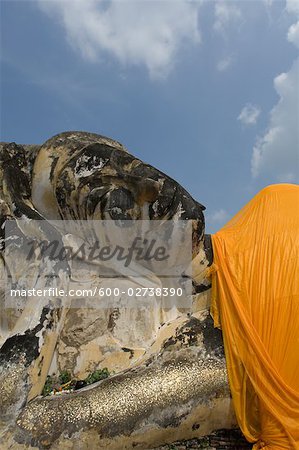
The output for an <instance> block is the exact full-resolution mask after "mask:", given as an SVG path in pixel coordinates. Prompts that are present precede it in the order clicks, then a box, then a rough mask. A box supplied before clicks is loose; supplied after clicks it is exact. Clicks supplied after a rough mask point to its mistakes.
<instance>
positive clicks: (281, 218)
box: [211, 184, 299, 450]
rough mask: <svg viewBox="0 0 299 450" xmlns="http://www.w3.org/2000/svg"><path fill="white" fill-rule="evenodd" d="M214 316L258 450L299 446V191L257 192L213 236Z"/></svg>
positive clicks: (246, 428) (241, 416) (240, 413)
mask: <svg viewBox="0 0 299 450" xmlns="http://www.w3.org/2000/svg"><path fill="white" fill-rule="evenodd" d="M212 245H213V251H214V263H213V265H212V267H211V275H212V305H211V314H212V316H213V318H214V324H215V326H219V327H221V328H222V330H223V336H224V345H225V354H226V361H227V369H228V376H229V382H230V387H231V392H232V398H233V402H234V407H235V412H236V416H237V420H238V423H239V425H240V428H241V430H242V431H243V433H244V435H245V437H246V438H247V439H248V440H249V441H250V442H253V443H254V442H255V445H254V447H253V448H254V449H259V448H267V449H269V450H282V449H296V450H298V449H299V186H297V185H292V184H278V185H272V186H268V187H267V188H265V189H263V190H262V191H261V192H259V193H258V194H257V195H256V196H255V197H254V198H253V199H252V200H251V201H250V202H249V203H248V204H247V205H246V206H245V207H244V208H243V209H242V210H241V211H240V212H239V213H238V214H237V215H236V216H235V217H234V218H233V219H232V220H230V221H229V222H228V223H227V225H225V226H224V227H223V228H222V229H221V230H220V231H219V232H217V233H216V234H214V235H213V236H212Z"/></svg>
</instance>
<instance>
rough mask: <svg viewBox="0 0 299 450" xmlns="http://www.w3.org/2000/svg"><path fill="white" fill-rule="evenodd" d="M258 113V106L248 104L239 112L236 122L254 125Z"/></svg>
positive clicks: (259, 111)
mask: <svg viewBox="0 0 299 450" xmlns="http://www.w3.org/2000/svg"><path fill="white" fill-rule="evenodd" d="M260 113H261V110H260V108H259V107H258V106H254V105H251V104H250V103H248V104H247V105H246V106H244V108H243V109H242V111H241V112H240V114H239V116H238V120H240V122H242V123H243V124H244V125H255V124H256V122H257V119H258V117H259V115H260Z"/></svg>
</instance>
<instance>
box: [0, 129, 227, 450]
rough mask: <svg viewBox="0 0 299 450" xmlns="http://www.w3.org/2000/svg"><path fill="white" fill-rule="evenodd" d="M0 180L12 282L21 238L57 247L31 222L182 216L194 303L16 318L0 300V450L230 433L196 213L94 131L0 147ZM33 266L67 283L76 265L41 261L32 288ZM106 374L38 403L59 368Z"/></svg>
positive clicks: (27, 310) (52, 305)
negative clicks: (10, 230) (187, 225)
mask: <svg viewBox="0 0 299 450" xmlns="http://www.w3.org/2000/svg"><path fill="white" fill-rule="evenodd" d="M0 175H1V180H2V184H1V186H0V198H1V201H0V214H1V217H0V221H1V224H4V225H5V224H6V223H7V220H10V221H13V223H14V224H15V233H14V237H13V239H10V240H5V235H4V234H3V227H2V228H1V230H2V239H3V241H2V242H3V244H4V245H5V246H6V251H5V253H3V255H4V256H3V257H4V258H6V260H5V263H6V265H5V266H4V265H3V264H2V266H1V271H2V273H3V274H5V271H6V269H7V267H8V268H9V269H10V271H11V275H12V280H13V281H14V282H15V283H19V282H20V280H22V270H23V268H24V254H23V253H22V248H23V246H24V245H25V244H26V242H27V241H28V239H36V238H37V236H40V237H41V238H49V236H55V237H56V239H57V240H61V241H62V242H63V240H64V239H65V237H64V236H63V235H62V234H61V231H60V230H59V229H56V228H55V227H53V226H52V228H51V227H50V228H45V227H43V226H42V225H40V226H36V225H35V226H34V227H33V225H32V223H33V222H32V219H35V220H36V219H43V221H41V224H42V223H45V221H49V220H51V219H63V220H68V219H80V220H85V219H90V220H95V219H96V220H99V219H100V220H101V219H109V218H110V219H121V220H124V219H129V218H131V219H137V220H139V219H150V220H157V219H175V220H177V219H190V220H192V224H193V231H192V244H193V247H192V250H193V268H195V270H194V271H193V283H194V296H193V302H192V305H191V306H190V308H183V309H180V308H172V309H168V308H165V307H163V304H159V303H157V304H156V305H155V306H154V307H146V308H143V309H142V308H135V309H129V308H117V307H114V308H110V309H109V308H106V309H103V308H102V309H96V310H94V309H90V308H70V304H69V303H68V302H63V301H58V300H55V301H54V302H53V300H51V301H49V299H47V298H42V299H41V301H40V302H39V303H38V305H37V304H36V303H33V302H31V301H30V299H25V301H24V300H22V302H21V303H20V305H19V308H18V310H14V309H13V308H11V309H4V308H3V301H4V296H3V295H2V297H1V301H2V308H1V322H0V323H1V330H0V338H1V340H2V344H3V346H2V348H1V351H0V356H1V362H2V365H1V370H0V395H1V396H2V398H4V399H5V405H4V408H3V410H2V418H1V420H2V425H3V431H2V445H4V448H7V449H8V448H10V449H15V450H17V449H23V448H37V447H38V448H51V449H53V450H54V449H58V448H59V449H61V448H65V449H68V448H69V449H79V448H80V450H84V449H93V448H97V449H101V448H103V449H125V448H128V449H129V448H140V449H141V448H143V449H146V448H147V449H149V448H154V447H155V446H157V445H160V444H161V445H162V444H164V443H171V442H174V441H178V440H181V439H191V438H195V437H199V436H204V435H207V434H209V433H211V432H212V431H214V430H216V429H219V428H230V427H232V426H234V425H235V418H234V413H233V410H232V405H231V400H230V393H229V388H228V382H227V376H226V367H225V359H224V353H223V343H222V337H221V333H220V332H219V330H216V329H214V328H213V323H212V319H211V318H210V316H209V311H208V307H209V288H210V282H209V279H207V278H205V271H206V268H207V267H208V266H209V264H210V263H211V252H210V247H209V239H208V238H206V239H204V217H203V210H204V207H203V206H202V205H200V204H199V203H198V202H196V201H195V200H194V199H193V198H192V197H191V196H190V195H189V194H188V192H186V191H185V190H184V189H183V188H182V187H181V186H180V185H179V184H178V183H176V182H175V181H174V180H172V179H171V178H169V177H168V176H167V175H165V174H163V173H162V172H160V171H158V170H157V169H155V168H154V167H152V166H150V165H148V164H144V163H143V162H142V161H140V160H139V159H137V158H135V157H134V156H132V155H130V153H128V151H127V150H126V149H125V148H124V147H123V146H122V145H121V144H119V143H118V142H116V141H113V140H111V139H109V138H105V137H103V136H99V135H95V134H92V133H84V132H67V133H62V134H60V135H57V136H55V137H53V138H51V139H50V140H48V141H47V142H46V143H45V144H43V145H42V146H22V145H16V144H14V143H12V144H6V143H2V144H1V152H0ZM20 219H22V220H20ZM24 219H25V220H24ZM76 239H79V237H77V238H76ZM78 242H79V241H78ZM43 264H44V265H46V264H50V268H51V270H52V272H53V273H54V274H58V275H59V277H60V278H59V279H61V278H62V277H64V279H65V280H66V281H67V282H70V280H71V278H72V276H75V266H74V265H73V266H70V265H68V264H61V263H60V264H57V263H53V262H51V263H49V260H47V258H45V260H43V261H42V262H39V263H38V264H35V265H33V266H32V270H31V272H30V273H31V275H30V277H29V279H28V277H27V279H26V280H23V282H24V283H25V284H26V283H27V285H31V287H32V286H33V285H34V286H40V285H39V283H41V280H40V279H39V277H38V273H39V271H40V270H41V269H42V267H43ZM105 283H107V285H109V280H106V281H105ZM25 287H26V285H25ZM27 287H29V286H27ZM40 287H42V286H40ZM12 353H13V355H14V356H12ZM104 367H107V368H108V369H109V370H110V371H111V372H113V373H114V375H113V376H112V377H111V378H109V379H107V380H103V381H101V382H99V383H97V384H96V385H94V386H92V387H91V388H84V389H82V390H79V391H76V392H75V393H73V394H68V395H67V396H60V397H59V398H41V397H40V393H41V391H42V387H43V385H44V382H45V379H46V376H47V375H48V374H49V373H50V374H51V373H56V372H59V371H62V370H65V369H67V370H69V371H70V372H71V374H72V375H73V376H75V377H77V378H82V379H83V378H85V377H86V376H87V375H88V373H90V372H92V371H94V370H96V369H98V368H104ZM29 400H31V401H30V402H29V403H28V401H29ZM78 437H79V441H78ZM78 442H79V443H78ZM182 445H185V444H182Z"/></svg>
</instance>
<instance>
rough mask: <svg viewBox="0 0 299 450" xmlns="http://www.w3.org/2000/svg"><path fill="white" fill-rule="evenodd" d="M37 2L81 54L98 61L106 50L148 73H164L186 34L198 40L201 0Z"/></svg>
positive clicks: (174, 59)
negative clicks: (54, 20)
mask: <svg viewBox="0 0 299 450" xmlns="http://www.w3.org/2000/svg"><path fill="white" fill-rule="evenodd" d="M38 1H39V6H40V8H41V10H42V11H44V12H46V13H48V14H50V15H51V16H52V17H54V18H56V19H58V20H59V22H60V23H61V25H62V26H63V27H64V29H65V32H66V35H67V40H68V42H69V43H70V45H71V46H72V47H73V48H74V49H75V50H77V51H79V52H80V53H81V55H82V56H83V58H85V59H87V60H91V61H98V60H104V59H105V57H106V56H107V54H109V55H112V56H113V57H114V58H115V59H116V60H118V61H119V62H120V63H121V64H122V65H124V66H127V65H138V66H142V65H144V66H146V68H147V69H148V71H149V73H150V76H151V77H153V78H159V77H165V76H166V75H167V74H168V73H169V72H170V70H171V69H172V68H173V66H174V64H175V62H176V58H177V55H178V51H179V49H180V48H181V46H182V45H183V43H184V41H185V40H186V39H188V40H189V41H191V42H192V43H193V44H198V43H200V33H199V30H198V23H197V22H198V10H199V7H200V5H201V1H198V2H189V1H185V0H176V1H174V2H168V1H163V0H162V1H134V2H130V1H118V0H111V1H110V2H109V3H108V2H106V1H103V0H76V1H66V0H59V1H51V2H48V1H47V2H45V1H43V0H38Z"/></svg>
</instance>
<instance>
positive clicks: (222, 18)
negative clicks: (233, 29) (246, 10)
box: [213, 0, 242, 34]
mask: <svg viewBox="0 0 299 450" xmlns="http://www.w3.org/2000/svg"><path fill="white" fill-rule="evenodd" d="M214 14H215V22H214V25H213V28H214V30H215V31H217V32H218V33H221V34H224V33H225V30H226V29H227V27H228V26H229V25H230V24H231V23H232V22H239V21H240V19H241V18H242V14H241V11H240V9H239V8H238V7H237V6H236V5H235V3H234V2H232V1H224V0H221V1H218V2H216V3H215V11H214Z"/></svg>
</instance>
